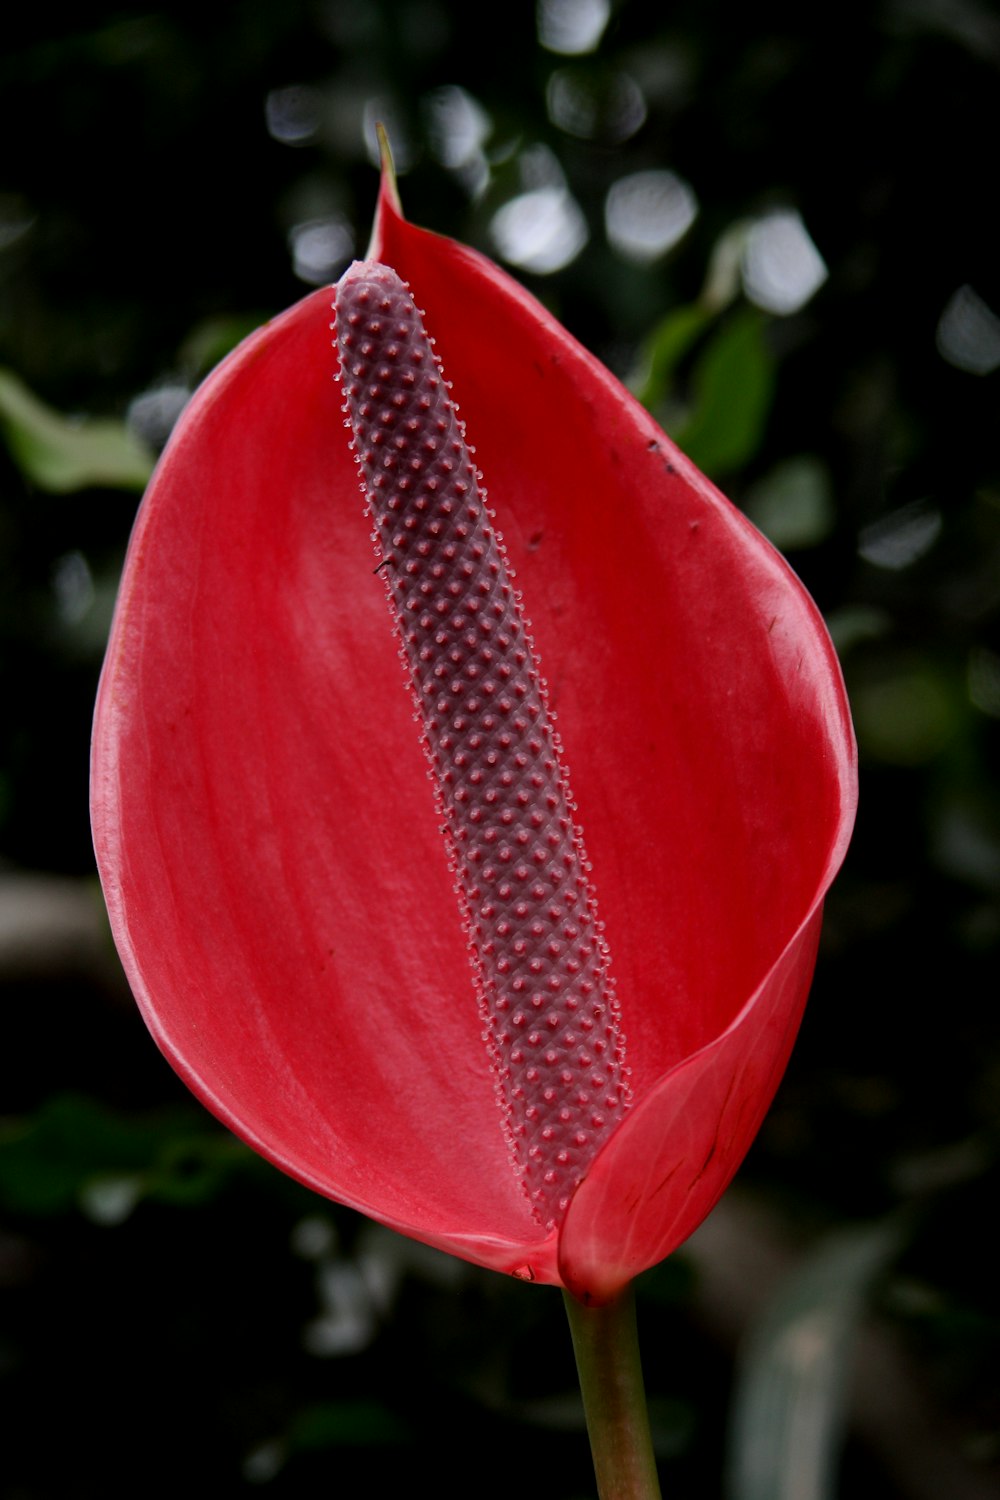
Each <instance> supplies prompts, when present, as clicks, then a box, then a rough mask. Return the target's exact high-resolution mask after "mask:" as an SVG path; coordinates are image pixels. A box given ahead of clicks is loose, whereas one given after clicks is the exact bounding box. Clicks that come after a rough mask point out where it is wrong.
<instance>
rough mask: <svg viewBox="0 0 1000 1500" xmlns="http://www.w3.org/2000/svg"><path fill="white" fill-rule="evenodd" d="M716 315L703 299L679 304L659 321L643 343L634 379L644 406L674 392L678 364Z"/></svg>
mask: <svg viewBox="0 0 1000 1500" xmlns="http://www.w3.org/2000/svg"><path fill="white" fill-rule="evenodd" d="M713 316H714V315H713V313H711V312H709V311H708V310H707V309H706V308H705V307H703V306H701V304H700V303H692V304H691V306H690V307H678V308H675V309H674V311H673V312H671V313H668V314H667V316H666V317H665V318H664V319H663V320H662V321H661V322H660V323H658V324H657V326H656V327H655V328H654V330H653V332H652V334H651V335H650V336H649V338H648V339H647V340H646V342H645V344H644V345H643V348H642V352H641V355H640V363H639V373H638V374H637V375H635V376H634V377H633V379H632V382H631V384H632V389H633V391H634V392H635V395H636V396H637V397H638V399H639V400H640V401H641V402H642V404H643V406H645V407H648V408H649V409H650V410H652V409H653V408H654V407H656V406H659V404H660V402H661V401H663V399H664V398H665V397H666V396H668V395H669V394H670V386H671V383H672V381H673V377H674V372H675V371H676V369H677V366H678V365H679V363H680V362H681V360H682V359H683V358H684V356H685V354H686V353H687V352H688V350H689V349H690V348H691V346H692V344H694V343H695V341H696V340H697V339H698V338H699V336H700V335H701V333H702V332H703V331H704V330H705V329H706V328H707V327H708V325H709V323H710V322H711V321H712V317H713Z"/></svg>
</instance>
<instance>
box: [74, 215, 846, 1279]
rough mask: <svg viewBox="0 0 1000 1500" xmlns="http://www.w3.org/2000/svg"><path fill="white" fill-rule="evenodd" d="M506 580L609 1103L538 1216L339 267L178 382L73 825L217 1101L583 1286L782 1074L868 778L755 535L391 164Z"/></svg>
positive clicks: (279, 1141) (289, 1163)
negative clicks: (536, 665) (568, 822)
mask: <svg viewBox="0 0 1000 1500" xmlns="http://www.w3.org/2000/svg"><path fill="white" fill-rule="evenodd" d="M371 254H372V258H375V259H378V260H381V261H383V262H385V263H386V264H388V265H391V266H392V267H393V268H394V269H395V270H396V271H397V272H398V273H399V274H400V276H402V277H403V278H404V279H405V280H406V281H408V282H409V284H410V286H411V288H412V291H413V294H414V297H415V299H416V301H417V303H418V305H419V306H420V307H421V308H422V309H423V310H424V311H425V314H426V319H425V321H426V325H427V328H428V330H429V332H430V333H431V334H432V335H433V336H434V337H435V339H436V341H437V352H438V354H439V355H440V357H441V360H442V364H443V367H444V371H445V373H446V375H447V377H448V379H449V380H450V381H451V382H452V386H453V394H454V397H455V399H456V401H457V403H458V405H459V408H460V411H461V414H462V417H463V418H464V420H465V423H466V427H467V432H468V436H469V439H470V441H471V442H472V443H473V444H474V445H475V448H476V454H477V461H478V463H479V465H480V467H481V469H482V472H483V475H484V480H485V485H486V489H487V491H488V495H489V502H490V504H491V506H492V507H493V509H494V511H495V513H496V518H497V525H498V527H499V529H500V530H501V532H502V533H503V536H504V539H505V542H506V546H507V552H508V557H509V560H510V562H511V565H512V567H513V569H514V570H515V572H516V575H517V582H518V586H519V587H520V588H521V590H522V592H523V595H524V600H525V607H526V611H527V614H528V618H529V620H530V621H531V625H532V634H533V638H534V641H535V646H536V649H537V654H538V657H539V659H540V662H541V666H542V670H543V672H544V675H545V677H546V679H547V682H548V686H549V695H550V702H551V705H552V707H553V709H554V711H555V713H556V715H557V717H558V728H559V732H560V735H561V738H562V741H563V745H564V749H565V755H566V759H567V762H568V765H569V769H570V777H571V783H572V787H573V793H574V796H575V798H576V801H577V804H578V817H579V820H580V822H581V824H582V826H583V830H584V835H585V838H586V843H587V849H588V853H589V855H590V858H591V860H592V862H593V881H594V884H595V887H596V891H597V898H598V903H599V909H600V914H601V917H602V919H603V921H604V922H605V925H606V933H607V939H608V944H609V947H610V951H611V961H612V973H613V975H614V980H615V987H616V990H617V994H618V997H619V1000H620V1005H621V1015H622V1026H623V1030H624V1033H625V1038H626V1060H627V1063H628V1066H629V1068H630V1070H631V1086H632V1093H633V1103H632V1106H631V1108H630V1109H629V1111H628V1112H627V1114H626V1116H625V1118H624V1120H623V1123H622V1124H621V1126H620V1127H619V1128H618V1130H617V1131H616V1133H615V1134H614V1136H613V1137H612V1138H611V1140H610V1141H609V1142H608V1143H607V1144H606V1146H605V1147H604V1149H603V1150H602V1151H601V1152H600V1154H599V1155H598V1156H597V1158H596V1159H595V1161H594V1162H593V1164H592V1166H591V1169H590V1171H589V1173H588V1175H587V1177H586V1178H585V1179H584V1181H583V1182H582V1183H581V1185H580V1187H579V1188H578V1189H577V1191H576V1194H575V1197H574V1199H573V1201H572V1203H571V1205H570V1208H569V1211H568V1213H567V1215H566V1218H565V1221H564V1223H563V1225H562V1227H561V1230H560V1231H559V1232H558V1233H556V1234H550V1235H545V1234H544V1232H543V1231H542V1230H541V1229H540V1228H539V1226H538V1225H537V1224H536V1223H535V1221H534V1220H533V1219H532V1217H531V1215H530V1212H529V1209H528V1205H527V1200H526V1199H525V1197H524V1195H523V1193H522V1191H521V1189H520V1187H519V1185H518V1182H517V1180H516V1177H515V1174H514V1172H513V1170H512V1167H511V1163H510V1161H509V1158H508V1155H507V1148H506V1145H505V1141H504V1135H503V1131H502V1129H501V1123H500V1112H499V1108H498V1105H497V1100H496V1097H495V1089H494V1080H493V1077H492V1075H491V1071H490V1064H489V1060H488V1056H487V1051H486V1047H485V1046H484V1043H483V1040H482V1021H481V1019H480V1016H479V1013H478V1009H477V1004H476V999H475V994H474V990H473V983H472V977H471V970H470V965H469V959H468V953H467V949H466V940H465V935H464V932H463V929H462V923H461V920H460V915H459V907H458V903H457V900H456V897H455V894H454V890H453V877H452V875H451V872H450V871H449V868H448V863H447V856H446V852H445V845H444V842H443V840H442V837H441V833H440V830H439V826H438V825H439V815H438V813H437V811H436V808H435V803H434V796H433V792H432V788H431V786H430V783H429V781H428V777H427V768H426V762H425V758H424V754H423V751H422V749H421V746H420V741H419V733H418V730H417V728H416V726H415V724H414V721H413V709H412V702H411V698H410V694H409V691H408V689H407V687H406V683H405V678H404V673H403V669H402V667H401V664H400V662H399V659H398V656H397V649H396V642H395V639H394V637H393V634H392V630H391V625H390V621H389V615H388V610H387V607H386V601H385V597H384V588H383V585H382V581H381V580H380V579H379V578H378V577H376V576H374V575H373V571H372V569H373V552H372V547H371V542H370V539H369V533H370V530H371V522H370V519H369V517H368V516H367V514H366V511H365V505H364V501H363V498H362V495H361V493H360V491H359V487H358V477H357V470H356V468H355V464H354V460H353V455H352V454H351V452H350V450H349V447H348V440H349V439H348V434H347V433H346V432H345V429H344V425H343V416H342V413H341V409H340V392H339V388H338V386H337V385H336V384H335V382H334V379H333V375H334V371H335V367H336V359H335V355H334V354H333V352H332V350H331V347H330V338H331V335H330V326H329V325H330V293H329V292H328V291H322V292H317V293H315V294H314V295H313V296H311V297H308V298H306V299H305V301H303V302H301V303H299V304H298V305H297V306H296V307H293V308H292V309H291V310H290V311H289V312H287V313H286V314H284V315H283V316H282V317H280V318H278V319H277V320H275V322H273V323H271V324H269V325H268V326H267V327H266V328H264V329H262V330H260V331H259V332H258V333H257V334H255V335H253V337H251V338H250V339H248V340H247V341H246V342H245V343H244V344H243V345H241V347H240V348H239V349H238V350H237V351H236V352H235V353H234V354H233V355H232V356H231V357H230V358H229V359H228V360H227V361H226V362H225V363H224V364H223V365H222V366H221V367H220V368H219V369H218V370H217V371H216V372H215V373H214V374H213V375H212V376H211V377H210V378H209V379H208V380H207V381H206V383H205V384H204V385H203V386H202V388H201V390H200V391H199V392H198V394H197V395H196V396H195V397H194V399H193V400H192V402H191V403H190V405H189V407H188V409H187V411H186V412H185V414H184V416H183V418H182V419H181V421H180V423H179V424H178V427H177V430H176V432H175V434H174V437H173V439H172V440H171V443H170V446H169V448H168V449H167V451H166V453H165V454H164V456H163V459H162V460H161V463H160V465H159V468H158V470H157V473H156V475H155V477H154V479H153V482H152V484H151V485H150V488H149V491H148V494H147V496H146V499H145V501H144V502H143V506H142V509H141V512H140V516H139V520H138V522H137V525H136V530H135V534H134V537H133V539H132V544H131V547H130V551H129V556H128V561H127V564H126V569H125V575H124V579H123V583H122V591H121V597H120V600H119V604H118V610H117V614H116V618H115V624H114V628H113V632H112V637H111V642H110V645H109V650H108V658H107V662H106V665H105V670H104V676H103V679H102V683H101V689H100V694H99V698H98V705H97V714H96V721H95V732H94V752H93V790H92V799H93V819H94V833H95V842H96V847H97V855H98V863H99V866H100V870H101V875H102V880H103V882H104V889H105V895H106V898H107V902H108V907H109V910H110V913H111V920H112V926H113V929H114V933H115V938H116V941H117V943H118V947H119V951H120V952H121V955H122V958H123V961H124V963H125V967H126V969H127V972H128V975H129V978H130V980H131V983H132V986H133V989H134V991H135V994H136V996H137V998H138V1000H139V1004H140V1005H141V1007H142V1010H143V1013H144V1015H145V1017H146V1020H147V1022H148V1024H149V1026H150V1028H151V1030H152V1031H153V1034H154V1036H155V1037H156V1039H157V1041H158V1043H159V1045H160V1046H161V1047H162V1049H163V1050H164V1052H165V1053H166V1055H167V1056H168V1057H169V1059H170V1060H171V1062H172V1063H173V1065H174V1067H175V1068H176V1069H177V1070H178V1072H179V1073H180V1074H181V1076H182V1077H183V1078H184V1079H185V1080H186V1081H187V1083H188V1084H189V1085H190V1086H191V1088H192V1089H193V1090H194V1091H195V1093H197V1094H198V1095H199V1097H200V1098H201V1099H203V1100H204V1102H205V1103H206V1104H207V1105H208V1106H209V1107H210V1108H211V1109H212V1110H214V1111H215V1113H216V1114H217V1115H218V1116H219V1117H220V1118H221V1119H222V1120H223V1121H224V1122H225V1123H226V1124H227V1125H229V1126H230V1127H231V1128H232V1129H233V1130H235V1131H236V1132H237V1133H238V1134H239V1135H241V1136H242V1137H243V1138H244V1139H245V1140H247V1141H248V1142H249V1143H250V1144H251V1145H253V1146H254V1147H255V1148H256V1149H258V1150H259V1151H261V1152H263V1153H264V1155H266V1156H268V1157H269V1158H270V1159H271V1160H272V1161H274V1162H276V1163H277V1164H278V1165H279V1166H281V1167H283V1168H284V1169H285V1170H286V1171H288V1172H290V1173H292V1174H293V1175H294V1176H295V1177H298V1178H300V1179H301V1180H302V1181H304V1182H306V1183H308V1184H309V1185H310V1186H312V1187H314V1188H316V1189H317V1190H318V1191H319V1192H321V1193H325V1194H327V1195H328V1196H329V1197H331V1198H335V1199H337V1200H338V1201H341V1202H344V1203H348V1204H351V1205H352V1206H353V1207H355V1208H358V1209H360V1210H361V1211H362V1212H364V1213H366V1214H370V1215H371V1216H372V1217H374V1218H377V1219H380V1220H381V1221H383V1222H384V1223H386V1224H390V1225H392V1226H393V1227H394V1228H396V1229H399V1230H401V1231H403V1232H404V1233H407V1234H411V1235H414V1236H415V1237H417V1238H418V1239H421V1240H425V1241H427V1242H428V1243H430V1244H434V1245H438V1246H440V1247H442V1248H443V1249H446V1250H450V1251H452V1252H453V1253H455V1254H457V1255H462V1256H465V1257H466V1258H468V1259H470V1260H474V1261H477V1262H479V1263H481V1264H483V1265H487V1266H491V1267H494V1268H496V1269H498V1270H502V1271H508V1272H517V1273H519V1274H522V1275H525V1276H529V1275H530V1276H532V1277H534V1278H535V1279H537V1280H540V1281H550V1282H560V1283H562V1284H564V1285H566V1286H568V1287H569V1288H570V1289H571V1290H572V1291H574V1292H575V1293H576V1294H577V1295H578V1296H581V1297H586V1298H590V1299H592V1300H595V1301H600V1300H604V1299H606V1298H608V1297H610V1296H612V1295H614V1294H615V1292H616V1291H618V1290H619V1289H620V1288H621V1287H622V1286H623V1285H624V1283H625V1282H627V1281H628V1280H630V1279H631V1278H632V1277H633V1276H635V1275H636V1274H637V1273H638V1272H639V1271H641V1270H643V1269H645V1268H646V1267H647V1266H650V1265H653V1264H655V1263H656V1262H657V1261H659V1260H660V1259H662V1258H663V1257H664V1256H665V1255H667V1254H669V1253H670V1251H671V1250H673V1249H675V1248H676V1246H677V1245H678V1244H680V1243H681V1241H682V1240H683V1239H684V1238H686V1236H687V1235H688V1234H690V1232H691V1231H692V1230H693V1229H694V1228H695V1226H696V1225H697V1224H698V1223H699V1222H700V1221H701V1219H702V1218H703V1217H704V1216H705V1214H706V1213H707V1212H708V1211H709V1210H710V1209H711V1207H712V1206H713V1204H714V1203H715V1202H716V1201H717V1199H718V1197H719V1195H720V1194H721V1193H722V1191H723V1189H724V1188H725V1187H726V1185H727V1183H728V1182H729V1180H730V1178H731V1177H732V1175H733V1173H734V1172H735V1170H736V1168H737V1166H738V1165H739V1162H740V1161H741V1160H742V1158H743V1156H744V1154H745V1152H746V1150H747V1148H748V1146H749V1145H750V1142H751V1140H752V1139H753V1136H754V1133H755V1132H756V1130H757V1128H758V1127H759V1125H760V1122H761V1119H762V1118H763V1115H764V1113H765V1111H766V1109H767V1107H768V1105H769V1103H770V1101H771V1098H772V1095H773V1093H774V1090H775V1088H776V1086H777V1083H778V1080H779V1079H780V1077H781V1073H782V1071H783V1069H784V1067H785V1064H786V1062H787V1059H788V1054H789V1051H790V1049H791V1046H792V1042H793V1040H794V1036H795V1033H796V1030H797V1027H798V1023H799V1020H800V1017H801V1013H802V1008H803V1005H804V1003H805V998H806V993H807V990H808V986H809V982H810V979H811V975H812V969H813V963H814V959H815V950H816V942H817V937H818V931H819V923H820V916H821V906H822V901H823V897H824V895H825V893H826V891H827V889H828V887H829V884H830V882H831V880H832V878H833V876H834V874H835V873H836V870H837V868H838V866H839V864H840V862H841V860H842V858H843V854H844V851H845V848H846V845H847V840H848V838H849V834H850V829H851V825H852V822H853V816H854V809H855V801H856V779H855V757H854V742H853V736H852V733H851V727H850V719H849V714H848V709H847V703H846V699H845V695H844V690H843V685H842V681H841V677H840V672H839V668H838V665H837V662H836V658H835V656H834V653H833V648H832V646H831V644H830V641H829V638H828V636H827V634H826V631H825V629H824V627H823V624H822V621H821V620H820V618H819V615H818V614H817V611H816V609H815V607H814V605H813V604H812V601H811V600H810V599H809V597H808V595H807V594H806V592H805V590H804V589H803V588H802V586H801V584H800V583H799V582H798V580H797V579H796V578H795V576H794V575H793V574H792V573H791V572H790V570H789V569H788V567H787V566H786V565H785V564H784V562H782V560H781V559H780V558H779V557H778V556H777V555H776V554H775V553H774V551H773V550H772V548H771V547H770V546H769V545H768V543H767V542H766V541H764V540H763V539H762V538H761V537H760V536H759V535H758V533H757V532H756V531H754V530H753V528H752V527H751V526H750V525H749V524H748V523H747V522H746V521H745V520H744V519H743V518H742V517H741V516H740V515H739V513H738V512H737V511H735V510H734V509H733V507H732V506H731V505H730V504H729V503H728V501H726V500H725V499H724V498H723V497H722V496H720V495H719V493H718V492H717V491H716V490H715V489H714V487H713V486H712V485H711V484H710V483H709V482H708V481H707V480H706V479H705V478H704V477H703V476H702V475H701V474H699V473H698V471H697V470H695V469H694V468H693V467H692V466H691V464H689V463H688V461H687V460H686V459H685V458H684V457H683V456H682V455H681V454H680V453H678V452H677V450H676V449H675V448H674V447H673V446H672V444H671V443H670V441H669V439H668V438H667V437H665V435H664V434H663V433H662V431H660V429H659V428H658V427H657V426H656V424H655V423H654V422H653V421H652V420H651V418H650V417H649V416H648V415H647V414H646V413H645V412H644V411H643V410H642V408H641V407H640V406H638V405H637V403H636V402H635V401H634V400H633V399H632V397H631V396H629V395H628V393H627V392H626V391H625V390H624V389H623V388H622V387H621V386H620V385H619V383H618V382H617V381H616V380H615V379H614V378H613V377H612V376H611V375H610V374H609V373H608V371H607V370H605V369H604V368H603V367H602V366H601V365H600V364H598V362H597V361H596V360H594V359H593V358H592V357H591V356H590V355H589V354H587V352H586V351H585V350H584V349H582V348H581V347H580V346H579V345H578V344H577V343H576V342H575V341H574V340H573V339H572V338H570V336H569V335H568V334H567V333H566V332H565V330H564V329H562V328H561V327H560V326H559V324H558V323H556V322H555V321H554V320H553V319H552V318H551V317H550V316H549V315H548V314H547V313H546V312H545V311H544V310H543V309H542V308H541V307H540V306H539V305H538V303H536V302H535V301H534V300H533V299H532V298H531V297H530V296H528V294H527V293H526V292H525V291H524V290H523V289H522V288H520V287H519V286H518V285H517V284H516V283H515V282H513V281H512V280H511V279H510V278H509V277H507V276H506V275H505V274H504V273H502V272H501V271H500V270H499V269H498V268H497V267H496V266H494V265H492V264H491V263H490V262H489V261H487V260H485V259H483V258H482V257H481V256H479V255H477V254H475V253H474V252H472V251H471V250H468V249H465V248H464V247H462V246H460V245H457V244H455V243H453V242H452V241H449V240H445V239H441V238H439V237H438V236H436V235H432V234H429V233H427V232H426V231H423V230H420V229H417V228H414V227H413V226H412V225H410V224H408V223H406V222H405V221H404V220H403V219H402V218H401V217H400V215H399V213H398V211H397V210H396V209H395V208H394V206H393V203H392V201H391V198H390V195H389V193H388V191H387V190H386V189H385V188H383V193H382V197H381V202H380V212H379V219H378V223H377V226H376V234H375V241H374V244H373V247H372V252H371Z"/></svg>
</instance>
